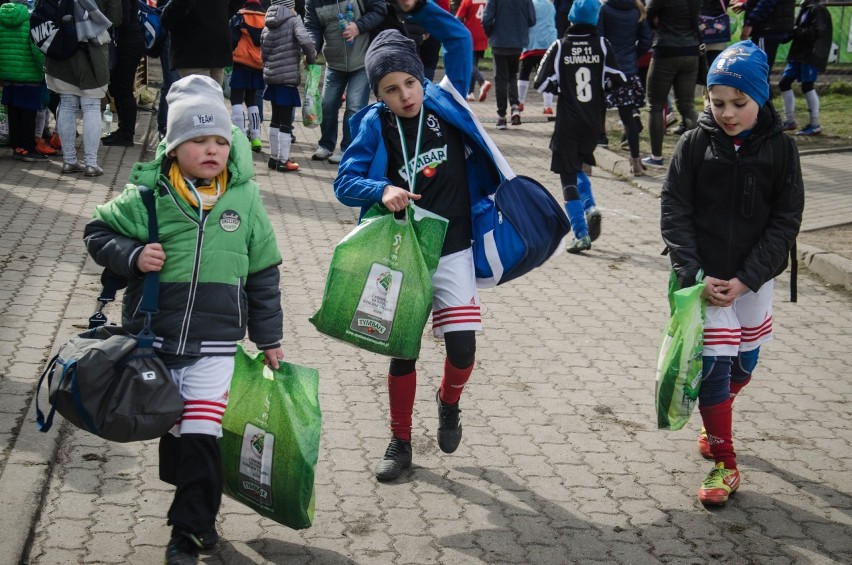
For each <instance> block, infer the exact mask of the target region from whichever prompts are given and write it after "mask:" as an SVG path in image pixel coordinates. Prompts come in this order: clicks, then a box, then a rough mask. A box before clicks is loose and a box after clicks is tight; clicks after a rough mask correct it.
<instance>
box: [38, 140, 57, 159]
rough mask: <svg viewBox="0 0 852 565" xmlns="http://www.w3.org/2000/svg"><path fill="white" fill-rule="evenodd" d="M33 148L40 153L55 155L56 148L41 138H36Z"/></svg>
mask: <svg viewBox="0 0 852 565" xmlns="http://www.w3.org/2000/svg"><path fill="white" fill-rule="evenodd" d="M35 150H36V152H37V153H41V154H42V155H56V149H54V148H53V147H51V146H50V144H49V143H48V142H46V141H45V140H43V139H42V138H40V137H39V138H36V144H35Z"/></svg>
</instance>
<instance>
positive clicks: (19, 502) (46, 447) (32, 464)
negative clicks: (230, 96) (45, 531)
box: [0, 112, 156, 565]
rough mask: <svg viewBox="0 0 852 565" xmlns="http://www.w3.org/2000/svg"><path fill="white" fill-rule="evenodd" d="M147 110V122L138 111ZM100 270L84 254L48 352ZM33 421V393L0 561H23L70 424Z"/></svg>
mask: <svg viewBox="0 0 852 565" xmlns="http://www.w3.org/2000/svg"><path fill="white" fill-rule="evenodd" d="M146 115H147V116H148V122H147V123H146V122H145V118H144V117H143V116H146ZM153 116H154V114H153V113H150V112H139V119H138V120H137V127H138V128H139V129H140V130H143V131H145V134H144V135H143V136H142V142H143V143H142V147H141V152H140V154H139V155H137V156H136V158H138V157H139V156H141V155H144V152H145V148H146V144H147V143H149V139H150V137H151V129H152V128H151V124H152V123H153V121H154V117H153ZM155 131H156V130H155ZM81 243H82V241H81ZM100 271H101V269H100V267H98V266H97V265H96V264H95V262H94V261H93V260H92V259H91V258H87V260H86V263H85V264H84V266H83V267H82V269H81V271H80V276H79V277H78V278H77V282H76V284H75V285H74V289H73V290H72V292H71V296H70V299H69V301H68V304H67V306H66V309H65V313H64V314H63V316H62V322H61V323H60V326H59V329H58V330H57V332H56V335H55V336H54V341H53V346H52V348H51V352H50V356H51V357H52V356H53V355H55V354H56V352H57V350H58V349H59V347H60V346H61V345H62V344H63V343H65V342H66V341H67V340H68V339H69V338H71V337H72V336H73V335H76V334H78V333H80V331H81V330H80V324H81V323H85V321H86V320H88V318H89V316H90V315H91V313H92V310H93V308H94V305H95V301H96V299H97V296H98V293H99V289H100V286H99V278H100ZM91 289H98V290H91ZM45 386H46V385H45ZM39 407H40V408H41V409H42V411H43V412H45V413H47V412H48V410H49V409H50V403H49V402H48V400H47V394H46V393H44V392H43V393H42V394H41V396H40V404H39ZM35 421H36V402H35V394H33V398H32V399H31V400H30V405H29V408H28V409H27V411H26V415H25V416H24V420H23V422H22V423H21V427H20V429H19V431H18V435H17V437H16V438H15V441H14V443H13V445H12V447H11V449H10V451H9V459H8V460H7V462H6V465H5V467H4V468H3V474H2V475H1V476H0V500H2V501H4V504H5V510H4V511H3V512H0V532H3V540H4V544H5V546H4V554H2V555H0V565H7V564H8V565H18V564H20V563H26V562H27V557H28V555H29V552H30V545H31V543H32V536H33V534H34V531H33V530H34V528H35V525H36V524H37V523H38V520H39V516H40V515H41V511H42V508H43V506H44V502H45V500H44V494H45V492H46V491H47V486H48V483H49V482H50V477H51V473H52V470H53V464H54V462H55V460H56V456H57V453H58V451H59V447H60V445H61V444H62V441H63V438H64V437H65V434H66V431H67V427H68V425H69V424H68V422H66V421H65V419H64V418H62V417H61V416H57V417H56V419H55V420H54V423H53V424H54V425H53V428H51V430H50V431H49V432H47V433H41V432H39V431H38V430H37V429H36V426H35Z"/></svg>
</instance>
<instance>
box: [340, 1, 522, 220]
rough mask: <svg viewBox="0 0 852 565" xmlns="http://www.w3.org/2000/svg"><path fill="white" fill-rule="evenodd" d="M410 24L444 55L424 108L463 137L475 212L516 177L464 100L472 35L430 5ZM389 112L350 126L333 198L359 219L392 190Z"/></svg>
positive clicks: (381, 108) (367, 115) (427, 87)
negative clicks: (356, 210)
mask: <svg viewBox="0 0 852 565" xmlns="http://www.w3.org/2000/svg"><path fill="white" fill-rule="evenodd" d="M409 18H410V19H411V20H413V21H414V22H415V23H418V24H420V25H422V26H423V27H424V28H425V29H426V30H428V31H429V33H431V34H432V35H433V36H434V37H435V38H436V39H437V40H438V41H440V42H441V44H442V45H443V46H444V48H445V49H446V54H445V56H444V66H445V69H446V76H445V77H444V79H443V80H442V81H441V82H440V83H439V84H435V83H432V82H430V81H428V80H426V81H424V98H423V105H424V106H425V107H426V108H428V109H429V110H431V111H433V112H435V113H436V114H438V115H439V116H440V117H441V118H442V119H444V120H446V121H447V122H448V123H450V124H451V125H453V126H454V127H456V128H458V129H459V131H460V132H461V134H462V137H463V142H464V144H465V146H466V154H467V156H466V159H465V171H466V176H467V185H468V192H469V194H470V202H471V208H472V211H473V209H476V208H477V205H478V203H480V201H482V199H483V198H485V197H487V196H488V195H490V194H493V193H494V192H495V191H496V190H497V186H498V185H499V184H500V182H502V181H503V180H504V179H506V178H512V177H514V176H515V174H514V173H513V172H512V170H511V168H510V167H509V165H508V163H507V162H506V160H505V159H504V158H503V156H502V154H501V153H500V151H499V149H497V146H496V145H495V144H494V142H493V141H492V140H491V138H490V137H489V136H488V134H487V133H486V132H485V129H484V128H483V127H482V124H480V123H479V120H477V118H476V116H475V115H474V114H473V113H472V112H471V111H470V108H469V107H468V105H467V102H466V101H465V97H464V95H463V94H460V93H462V92H467V88H468V85H469V82H470V71H471V68H472V66H473V47H472V42H471V38H470V33H469V32H468V31H467V29H466V28H465V27H464V25H463V24H462V23H461V22H460V21H459V20H458V19H456V18H455V17H453V16H452V15H451V14H450V13H448V12H446V11H445V10H443V9H442V8H440V7H438V6H437V5H436V4H434V3H433V2H431V1H429V2H428V3H426V5H425V6H423V8H422V9H420V10H417V11H416V12H414V13H412V14H409ZM387 111H389V110H388V108H387V106H386V105H385V104H384V103H383V102H376V103H374V104H372V105H370V106H367V107H366V108H364V109H362V110H361V111H360V112H358V113H357V114H355V115H354V116H352V119H350V120H349V128H350V131H353V132H357V134H356V135H355V138H354V139H353V140H352V144H351V145H350V146H349V147H348V148H347V149H346V152H345V153H344V154H343V158H342V159H341V162H340V167H339V169H338V173H337V178H336V179H335V180H334V193H335V196H337V199H338V200H339V201H340V202H341V203H343V204H345V205H347V206H360V207H361V215H363V214H364V212H366V210H367V209H368V208H369V207H370V206H372V205H373V204H375V203H381V201H382V193H383V191H384V189H385V187H386V186H387V185H389V184H391V185H392V184H394V183H393V182H391V181H390V180H389V179H388V178H387V165H388V154H387V147H386V145H385V140H384V139H383V137H382V125H381V116H382V114H383V113H384V112H387Z"/></svg>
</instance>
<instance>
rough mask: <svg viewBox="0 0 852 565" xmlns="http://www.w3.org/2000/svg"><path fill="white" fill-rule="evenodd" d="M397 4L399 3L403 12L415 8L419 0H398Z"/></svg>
mask: <svg viewBox="0 0 852 565" xmlns="http://www.w3.org/2000/svg"><path fill="white" fill-rule="evenodd" d="M397 4H399V9H400V10H402V11H403V12H410V11H411V10H413V9H414V5H415V4H417V0H397Z"/></svg>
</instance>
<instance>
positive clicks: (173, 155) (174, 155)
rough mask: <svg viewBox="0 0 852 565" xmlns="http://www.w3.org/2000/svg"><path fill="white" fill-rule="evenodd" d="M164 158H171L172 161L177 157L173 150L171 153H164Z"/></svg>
mask: <svg viewBox="0 0 852 565" xmlns="http://www.w3.org/2000/svg"><path fill="white" fill-rule="evenodd" d="M166 157H169V158H171V159H174V158H175V157H177V152H176V151H175V150H174V149H172V150H171V151H169V152H168V153H166Z"/></svg>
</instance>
